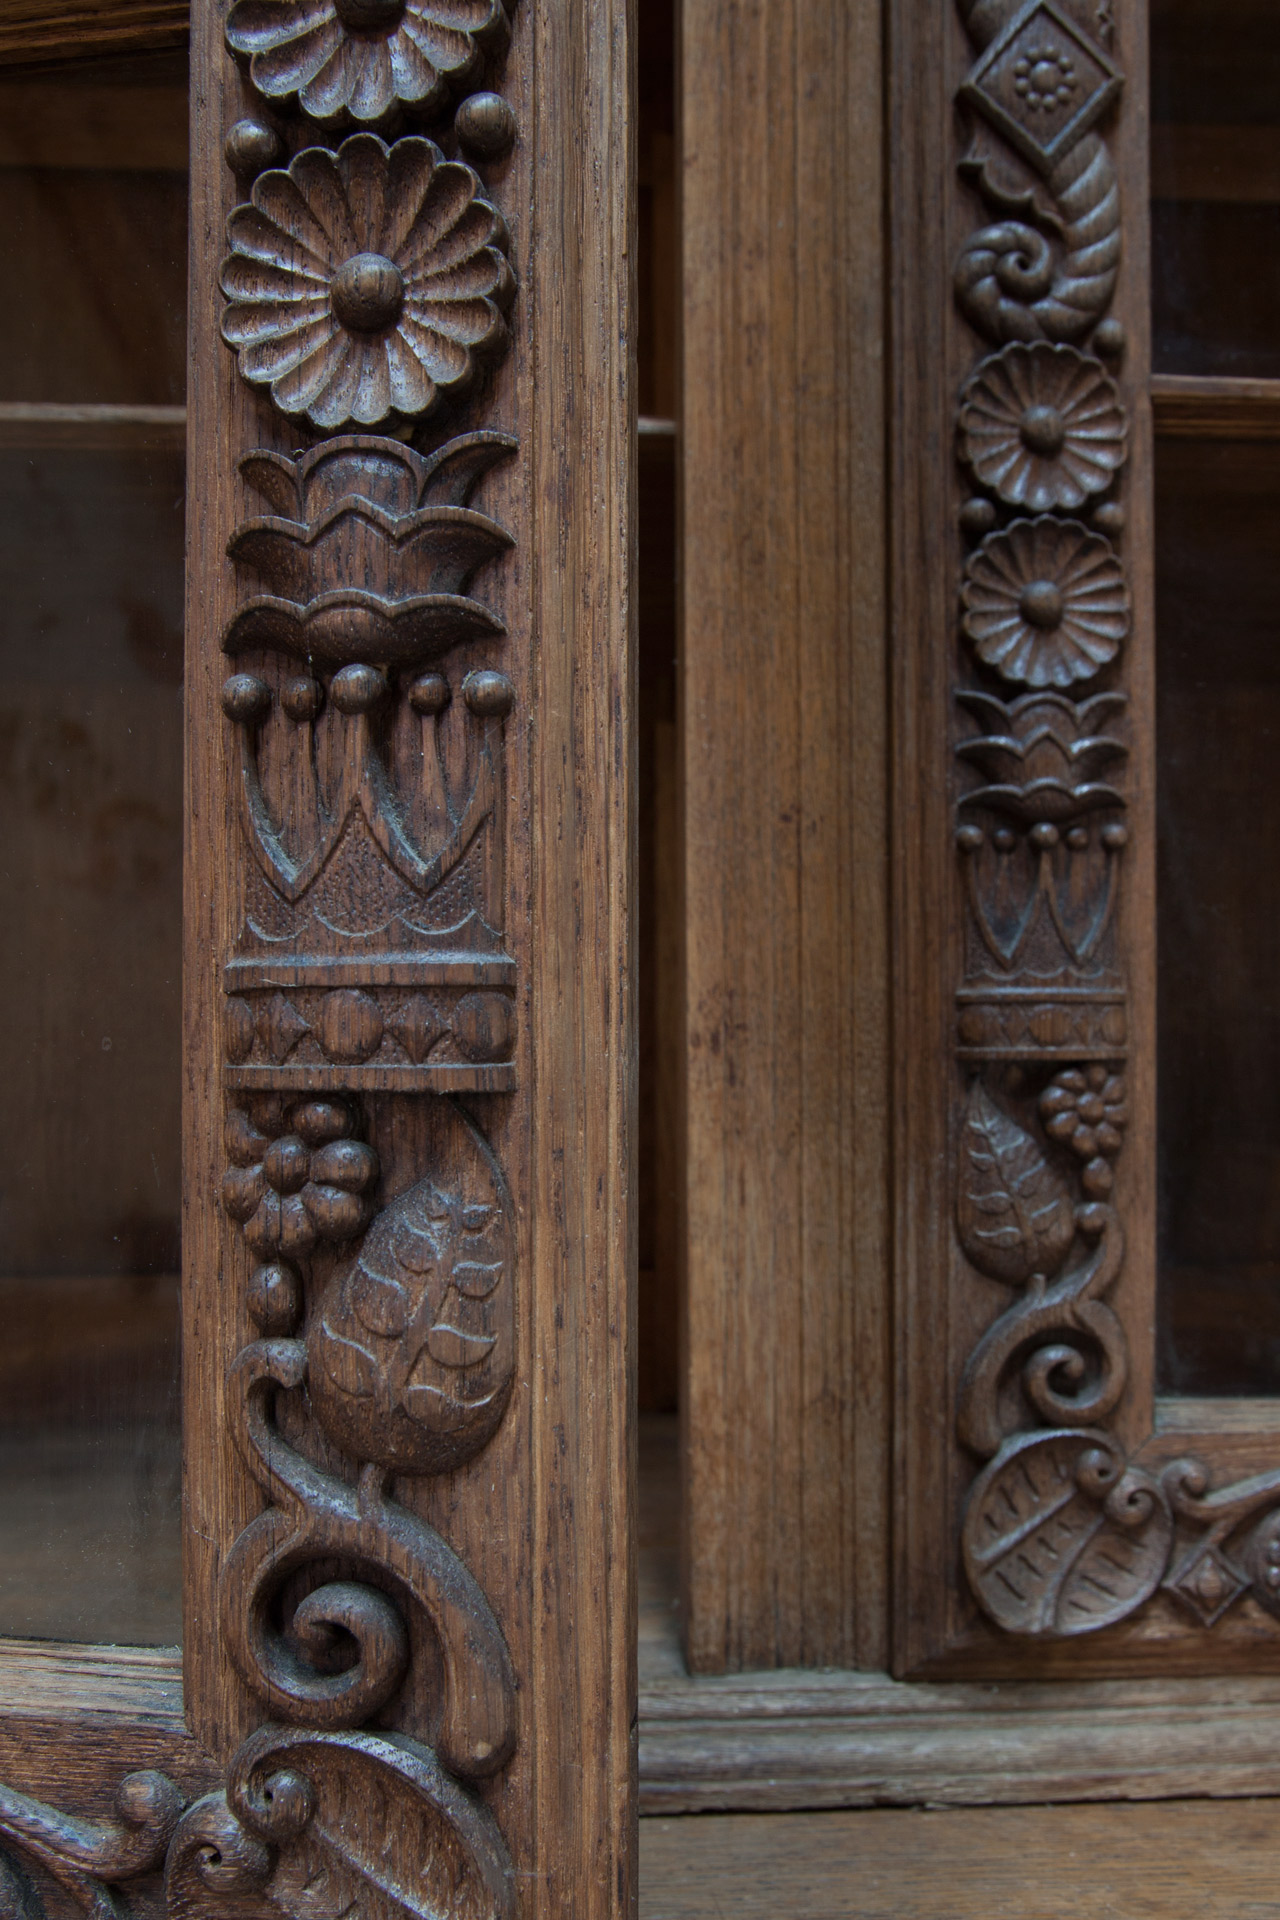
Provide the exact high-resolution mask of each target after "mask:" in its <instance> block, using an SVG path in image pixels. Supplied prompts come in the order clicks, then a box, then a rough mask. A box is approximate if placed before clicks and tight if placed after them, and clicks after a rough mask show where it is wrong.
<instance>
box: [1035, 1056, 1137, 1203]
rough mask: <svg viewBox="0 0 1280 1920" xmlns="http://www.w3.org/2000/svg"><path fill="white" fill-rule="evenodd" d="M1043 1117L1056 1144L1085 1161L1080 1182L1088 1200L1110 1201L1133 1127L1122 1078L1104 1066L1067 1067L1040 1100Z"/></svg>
mask: <svg viewBox="0 0 1280 1920" xmlns="http://www.w3.org/2000/svg"><path fill="white" fill-rule="evenodd" d="M1040 1118H1041V1120H1042V1121H1043V1123H1044V1130H1045V1132H1046V1133H1047V1134H1048V1135H1049V1138H1050V1139H1051V1140H1056V1141H1057V1142H1058V1144H1059V1146H1063V1147H1066V1148H1067V1149H1068V1150H1069V1151H1070V1152H1071V1153H1074V1154H1075V1156H1076V1158H1077V1159H1079V1160H1083V1161H1084V1162H1085V1167H1084V1171H1083V1172H1082V1174H1081V1176H1080V1180H1081V1185H1082V1186H1083V1187H1084V1190H1085V1192H1086V1193H1087V1194H1088V1196H1089V1198H1090V1199H1091V1200H1105V1199H1106V1198H1107V1196H1108V1194H1109V1193H1110V1192H1111V1187H1112V1180H1113V1175H1112V1171H1111V1162H1112V1161H1113V1160H1114V1159H1115V1157H1116V1155H1117V1154H1118V1153H1119V1151H1120V1148H1121V1146H1122V1145H1123V1144H1124V1130H1125V1127H1126V1126H1127V1125H1128V1123H1129V1105H1128V1092H1127V1089H1126V1087H1125V1083H1124V1078H1123V1076H1122V1075H1120V1074H1118V1073H1112V1072H1110V1071H1109V1069H1108V1068H1106V1067H1104V1066H1096V1065H1095V1066H1090V1067H1067V1068H1064V1070H1063V1071H1062V1072H1061V1073H1056V1074H1055V1075H1054V1077H1053V1079H1052V1080H1051V1081H1050V1082H1049V1084H1048V1086H1047V1087H1046V1088H1045V1090H1044V1092H1043V1093H1042V1094H1041V1095H1040Z"/></svg>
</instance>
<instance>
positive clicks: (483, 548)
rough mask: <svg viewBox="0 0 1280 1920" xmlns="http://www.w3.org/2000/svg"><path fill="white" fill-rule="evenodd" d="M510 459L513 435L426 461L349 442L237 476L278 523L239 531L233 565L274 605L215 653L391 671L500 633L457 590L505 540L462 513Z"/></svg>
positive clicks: (351, 438) (480, 517)
mask: <svg viewBox="0 0 1280 1920" xmlns="http://www.w3.org/2000/svg"><path fill="white" fill-rule="evenodd" d="M515 445H516V442H515V440H514V438H513V436H512V435H510V434H505V433H492V432H483V433H471V434H464V435H462V436H461V437H460V438H459V439H457V440H450V441H449V442H448V443H447V445H445V446H443V447H441V448H440V449H439V450H438V451H437V452H436V453H434V454H432V455H431V456H430V458H424V457H423V455H421V454H418V453H415V452H413V450H412V449H411V448H409V447H406V446H404V445H403V444H402V443H401V442H400V441H399V440H390V439H383V438H382V437H381V436H378V435H373V434H358V433H352V434H343V435H342V436H341V437H340V438H338V439H335V440H325V441H322V442H321V444H320V445H319V446H317V447H313V448H311V449H310V451H309V452H306V453H302V454H297V455H293V456H290V455H288V454H283V453H271V452H261V453H252V454H249V455H248V456H247V457H246V458H245V459H244V460H242V461H241V462H240V471H241V473H242V474H243V475H244V477H245V479H246V480H248V481H249V483H250V485H251V486H253V487H254V488H255V490H256V491H257V492H258V493H260V494H261V495H262V497H263V498H264V499H265V500H266V501H267V502H268V503H269V505H271V506H272V507H275V508H276V509H277V511H276V512H275V513H273V514H270V515H264V516H262V517H261V518H258V519H253V520H246V521H245V522H244V523H243V524H242V525H241V526H239V527H237V528H236V531H235V533H234V534H233V535H232V537H231V540H230V542H229V545H228V551H229V552H230V554H231V555H232V557H233V558H234V559H236V560H239V561H240V562H241V563H242V564H243V565H245V566H248V567H252V568H253V569H254V571H255V572H257V573H259V574H261V575H262V577H263V578H264V579H265V580H266V582H267V583H268V584H269V586H270V587H271V588H272V591H271V592H269V593H259V594H255V595H254V596H253V597H252V598H251V599H249V600H246V601H245V602H244V603H243V605H241V606H240V607H239V608H238V609H237V611H236V613H235V615H234V617H233V618H232V620H231V622H230V624H229V625H228V627H227V630H226V632H225V633H224V634H223V637H222V644H223V647H224V648H225V649H226V651H227V652H228V653H232V654H235V653H239V652H242V651H243V650H244V649H245V648H247V647H256V646H264V645H265V646H276V647H280V648H282V649H283V650H284V651H285V652H288V653H292V654H295V655H296V656H297V657H298V658H300V659H303V660H307V661H311V662H323V663H324V664H325V665H331V666H334V667H344V666H349V665H351V664H353V663H354V662H357V661H372V662H375V663H377V664H378V665H381V666H391V665H395V664H406V663H409V662H412V661H420V660H423V659H426V658H428V657H429V656H430V655H431V654H432V653H438V652H440V651H442V650H443V649H444V648H446V647H449V646H452V645H455V644H456V643H457V642H458V641H460V640H471V639H476V638H477V637H479V636H481V635H485V634H500V633H502V632H503V626H502V622H501V621H500V620H499V619H498V617H497V615H496V614H494V613H492V612H491V611H490V610H489V608H488V607H486V606H484V605H483V604H482V603H481V602H480V601H478V600H473V599H471V598H470V597H469V596H468V595H467V594H466V592H465V591H464V589H465V588H466V587H467V586H468V585H469V583H470V580H471V576H472V574H473V573H474V572H475V570H476V568H477V567H478V566H480V565H481V564H482V562H484V561H485V560H489V559H493V558H495V557H496V556H497V555H499V554H502V553H505V552H506V551H507V550H508V549H509V548H510V546H511V545H512V540H511V536H510V534H509V533H507V531H506V529H505V528H504V527H501V526H499V524H498V522H497V521H496V520H492V519H490V517H489V516H488V514H484V513H480V512H478V511H476V510H475V509H474V508H472V507H470V506H468V505H467V501H468V500H469V498H470V495H471V493H472V491H473V489H474V488H475V486H476V485H477V484H478V482H479V481H480V480H481V478H482V477H483V475H484V474H485V473H486V472H487V471H488V470H489V468H490V467H491V466H492V465H493V464H494V462H495V461H497V460H501V459H504V458H506V457H507V456H508V455H509V454H511V453H512V452H513V451H514V449H515ZM355 582H358V583H359V584H358V585H357V584H352V583H355Z"/></svg>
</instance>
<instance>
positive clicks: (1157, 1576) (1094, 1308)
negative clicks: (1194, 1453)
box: [957, 1064, 1280, 1638]
mask: <svg viewBox="0 0 1280 1920" xmlns="http://www.w3.org/2000/svg"><path fill="white" fill-rule="evenodd" d="M1019 1081H1020V1083H1021V1084H1018V1085H1016V1086H1014V1087H1013V1088H1011V1089H1008V1090H1006V1091H1005V1092H1004V1093H1003V1095H1002V1096H1000V1097H998V1096H997V1095H995V1094H993V1093H992V1092H991V1091H990V1089H989V1088H988V1086H987V1085H986V1083H985V1081H984V1079H982V1078H978V1079H975V1080H974V1082H973V1084H972V1087H971V1091H970V1095H969V1104H968V1109H967V1112H966V1116H965V1125H964V1131H963V1141H962V1148H961V1165H960V1178H959V1192H958V1202H957V1228H958V1232H959V1236H960V1241H961V1245H962V1246H963V1249H964V1252H965V1256H966V1258H967V1260H968V1261H969V1262H970V1264H971V1265H972V1266H973V1267H974V1268H975V1269H976V1271H977V1272H978V1273H981V1274H983V1275H985V1276H986V1277H987V1278H988V1279H991V1280H995V1281H998V1282H1000V1283H1001V1284H1002V1285H1004V1286H1006V1287H1010V1288H1013V1289H1014V1290H1015V1298H1014V1299H1013V1301H1012V1302H1011V1303H1010V1305H1008V1306H1007V1307H1006V1308H1005V1310H1004V1311H1003V1312H1002V1313H1001V1314H1000V1315H999V1316H998V1317H997V1318H996V1319H995V1320H994V1321H993V1322H992V1324H991V1325H990V1326H989V1327H988V1328H987V1331H986V1332H985V1333H984V1334H983V1336H982V1338H981V1340H980V1341H979V1342H978V1344H977V1346H976V1347H975V1348H974V1350H973V1352H972V1353H971V1355H970V1356H969V1360H968V1363H967V1365H966V1367H965V1371H964V1375H963V1378H962V1380H961V1385H960V1397H959V1408H958V1415H957V1428H958V1433H959V1437H960V1440H961V1441H962V1443H963V1444H964V1446H965V1447H966V1448H968V1449H969V1451H970V1452H971V1453H973V1454H975V1455H977V1456H978V1457H979V1459H981V1460H983V1461H984V1462H985V1463H986V1464H985V1465H984V1467H983V1469H982V1471H981V1472H980V1473H979V1475H978V1477H977V1479H976V1480H975V1482H974V1484H973V1486H972V1488H971V1489H970V1492H969V1496H968V1501H967V1504H966V1508H965V1516H964V1523H963V1529H962V1552H963V1558H964V1566H965V1572H966V1575H967V1577H968V1582H969V1586H970V1590H971V1591H972V1593H973V1594H974V1596H975V1598H976V1599H977V1601H978V1603H979V1605H980V1606H981V1607H982V1609H983V1611H984V1612H985V1613H986V1614H987V1615H988V1617H989V1618H990V1619H991V1620H993V1621H994V1622H995V1624H996V1625H997V1626H999V1627H1001V1628H1002V1629H1003V1630H1004V1631H1005V1632H1008V1633H1014V1634H1019V1635H1027V1636H1031V1637H1051V1638H1065V1637H1073V1636H1076V1635H1080V1634H1086V1633H1093V1632H1097V1631H1098V1630H1099V1629H1101V1628H1104V1627H1108V1626H1112V1625H1114V1624H1116V1623H1117V1622H1118V1621H1121V1620H1124V1619H1126V1618H1128V1617H1129V1616H1130V1615H1131V1614H1133V1613H1135V1612H1136V1611H1137V1610H1138V1609H1139V1608H1140V1607H1142V1606H1143V1605H1144V1604H1145V1603H1146V1602H1147V1601H1148V1600H1149V1599H1150V1598H1151V1596H1152V1595H1153V1594H1154V1593H1155V1592H1156V1590H1157V1589H1158V1588H1160V1587H1163V1588H1164V1589H1165V1590H1166V1591H1167V1592H1169V1593H1170V1594H1171V1595H1173V1596H1174V1597H1175V1598H1176V1599H1177V1600H1178V1601H1179V1602H1180V1603H1182V1604H1183V1605H1184V1606H1185V1607H1186V1608H1188V1609H1189V1610H1190V1612H1191V1613H1192V1614H1193V1615H1194V1616H1195V1618H1196V1619H1197V1620H1199V1621H1200V1622H1201V1623H1202V1624H1203V1625H1205V1626H1212V1625H1214V1624H1215V1622H1216V1621H1217V1620H1219V1619H1220V1618H1221V1617H1222V1615H1223V1614H1224V1613H1225V1612H1226V1611H1227V1609H1228V1608H1229V1607H1230V1606H1232V1605H1233V1604H1234V1603H1235V1602H1236V1601H1238V1600H1239V1599H1241V1598H1242V1596H1243V1595H1244V1594H1246V1593H1251V1594H1252V1595H1253V1597H1254V1599H1255V1600H1257V1601H1258V1603H1259V1604H1260V1605H1261V1606H1263V1607H1264V1608H1265V1609H1266V1610H1267V1611H1268V1612H1271V1613H1273V1614H1276V1615H1277V1616H1278V1617H1280V1472H1275V1473H1264V1474H1259V1475H1256V1476H1254V1477H1252V1478H1250V1479H1247V1480H1244V1481H1240V1482H1236V1483H1233V1484H1228V1485H1225V1486H1222V1487H1217V1488H1215V1487H1213V1486H1212V1485H1211V1476H1210V1474H1209V1471H1208V1469H1207V1468H1206V1467H1205V1466H1204V1465H1203V1464H1202V1463H1201V1462H1199V1461H1196V1460H1194V1459H1178V1460H1174V1461H1172V1462H1166V1463H1165V1464H1163V1465H1160V1466H1159V1467H1157V1468H1148V1467H1146V1466H1144V1464H1143V1462H1142V1459H1141V1457H1140V1456H1139V1457H1138V1458H1130V1457H1129V1456H1127V1455H1126V1453H1125V1451H1124V1449H1123V1448H1122V1447H1121V1446H1120V1445H1119V1443H1118V1442H1117V1441H1116V1439H1115V1438H1114V1436H1113V1435H1111V1434H1110V1433H1108V1431H1107V1429H1106V1424H1105V1423H1106V1422H1107V1421H1108V1420H1109V1419H1110V1418H1111V1416H1112V1415H1113V1414H1114V1413H1115V1411H1116V1409H1117V1408H1118V1406H1119V1405H1120V1403H1121V1400H1122V1398H1123V1395H1124V1391H1125V1388H1126V1386H1127V1383H1128V1365H1129V1363H1128V1353H1127V1350H1126V1343H1125V1337H1124V1330H1123V1327H1122V1326H1121V1323H1120V1321H1119V1319H1118V1318H1117V1317H1116V1314H1115V1312H1114V1311H1113V1309H1112V1306H1111V1304H1110V1300H1109V1295H1110V1294H1111V1292H1112V1290H1113V1288H1114V1287H1115V1285H1116V1282H1117V1280H1118V1278H1119V1276H1120V1273H1121V1270H1122V1266H1123V1258H1124V1236H1123V1231H1122V1227H1121V1224H1120V1221H1119V1218H1118V1216H1117V1214H1116V1211H1115V1209H1114V1207H1113V1206H1112V1204H1111V1202H1110V1196H1111V1193H1112V1188H1113V1182H1114V1166H1115V1161H1116V1159H1117V1157H1118V1155H1119V1154H1120V1152H1121V1149H1122V1145H1123V1139H1124V1132H1125V1127H1126V1125H1127V1122H1128V1100H1127V1093H1126V1088H1125V1084H1124V1080H1123V1077H1122V1076H1121V1075H1120V1074H1118V1073H1114V1072H1110V1071H1108V1070H1107V1068H1106V1067H1104V1066H1101V1065H1097V1064H1094V1065H1090V1066H1087V1067H1079V1068H1067V1069H1063V1070H1059V1071H1058V1072H1056V1073H1054V1074H1053V1075H1052V1076H1051V1077H1050V1078H1049V1079H1048V1080H1047V1081H1046V1082H1045V1083H1044V1085H1043V1086H1042V1087H1041V1090H1040V1092H1039V1095H1038V1097H1036V1098H1034V1099H1032V1100H1031V1101H1030V1104H1029V1107H1028V1096H1027V1093H1026V1088H1025V1082H1024V1081H1022V1076H1019Z"/></svg>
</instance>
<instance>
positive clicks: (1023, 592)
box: [961, 518, 1129, 687]
mask: <svg viewBox="0 0 1280 1920" xmlns="http://www.w3.org/2000/svg"><path fill="white" fill-rule="evenodd" d="M961 598H962V601H963V604H964V631H965V633H966V634H967V635H968V638H969V640H970V641H971V643H972V645H973V650H974V652H975V653H976V654H977V656H978V658H979V660H981V661H982V663H983V665H984V666H988V667H992V668H994V670H995V671H996V672H997V673H998V674H999V675H1000V676H1001V678H1002V679H1004V680H1008V681H1011V682H1013V683H1014V684H1015V685H1021V686H1025V687H1067V686H1070V685H1071V684H1072V683H1073V682H1074V681H1077V680H1089V679H1092V677H1093V676H1094V674H1096V673H1098V672H1100V671H1101V669H1102V668H1103V667H1105V666H1108V665H1110V663H1111V661H1113V660H1114V659H1115V657H1116V655H1117V654H1118V653H1119V651H1120V647H1121V644H1122V643H1123V641H1124V638H1125V635H1126V634H1127V633H1128V631H1129V589H1128V587H1127V585H1126V584H1125V577H1124V570H1123V568H1122V567H1121V565H1120V562H1119V560H1117V558H1116V556H1115V554H1114V553H1113V551H1112V549H1111V545H1110V543H1109V542H1108V541H1106V540H1104V539H1103V538H1102V536H1101V534H1097V533H1090V532H1089V530H1088V529H1087V528H1086V527H1082V526H1080V525H1079V523H1078V522H1077V521H1074V520H1053V519H1049V518H1045V519H1041V520H1015V521H1014V522H1013V524H1012V526H1010V527H1008V528H1007V529H1006V530H1005V531H1004V532H1002V533H992V534H988V536H987V538H986V539H985V540H984V541H983V543H982V545H981V546H980V547H979V548H978V549H977V550H976V552H974V553H972V554H970V556H969V560H968V564H967V565H966V567H965V572H964V587H963V590H962V594H961Z"/></svg>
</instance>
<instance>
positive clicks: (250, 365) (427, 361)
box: [222, 133, 515, 431]
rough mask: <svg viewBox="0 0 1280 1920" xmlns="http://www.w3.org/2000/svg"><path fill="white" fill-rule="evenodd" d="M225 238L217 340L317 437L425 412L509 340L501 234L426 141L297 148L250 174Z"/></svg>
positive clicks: (469, 178) (466, 173)
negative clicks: (279, 165) (283, 164)
mask: <svg viewBox="0 0 1280 1920" xmlns="http://www.w3.org/2000/svg"><path fill="white" fill-rule="evenodd" d="M227 237H228V240H229V241H230V245H231V254H230V257H229V258H228V259H227V260H225V261H224V262H223V267H222V289H223V292H224V293H225V294H226V296H227V299H228V302H229V304H228V306H227V309H226V312H225V313H224V315H223V320H222V336H223V339H224V340H225V341H226V342H227V344H228V346H231V347H234V348H235V349H236V352H237V354H238V356H239V361H240V371H241V373H242V374H243V376H244V378H245V379H246V380H250V381H253V382H254V383H255V384H257V385H263V386H268V387H270V389H271V397H272V399H273V400H274V401H275V403H276V405H277V406H278V407H279V408H280V409H281V411H282V412H283V413H286V414H293V415H297V414H302V415H305V417H306V418H307V419H308V420H310V421H311V423H312V425H313V426H316V427H321V428H325V429H327V430H329V431H332V430H334V429H336V428H339V427H345V426H347V425H349V424H352V423H354V424H356V425H357V426H378V425H380V424H381V423H383V422H384V421H388V420H394V419H396V418H397V417H400V418H406V419H407V418H412V417H415V416H420V415H422V414H426V413H429V412H430V411H431V410H432V409H433V408H434V407H435V406H436V404H437V402H438V401H439V400H440V399H441V398H442V397H443V396H446V395H450V394H454V393H457V392H459V391H460V390H461V389H462V388H464V387H465V386H466V384H467V382H468V381H469V380H470V379H471V377H472V375H473V374H474V372H475V370H476V365H477V362H478V361H480V360H481V359H483V358H485V357H486V356H490V357H491V356H493V355H495V354H496V353H498V352H500V351H501V349H502V348H503V346H504V345H505V344H506V327H505V324H504V322H503V318H502V313H503V309H504V308H505V307H506V306H507V305H508V304H509V302H510V299H511V296H512V293H513V292H514V287H515V283H514V281H513V279H512V276H511V269H510V267H509V266H508V265H507V262H506V259H505V258H504V255H503V253H502V248H503V247H504V246H505V244H506V231H505V228H504V226H503V224H502V220H501V218H500V216H499V215H498V213H497V212H496V211H495V209H494V208H493V207H492V206H490V204H489V202H488V201H487V200H486V199H485V198H484V196H483V194H482V192H481V188H480V182H479V180H478V179H477V177H476V175H475V174H474V173H473V172H472V170H471V168H470V167H468V166H464V165H463V164H462V163H461V161H457V160H446V159H445V158H444V156H443V155H442V154H441V152H440V149H439V148H438V147H437V146H435V145H434V144H433V143H432V142H431V141H430V140H419V139H416V138H415V139H407V140H397V141H396V142H395V144H394V145H393V146H392V147H390V148H388V147H387V146H385V145H384V144H383V142H382V141H381V140H379V139H378V138H377V136H376V135H375V134H372V133H357V134H353V135H352V137H351V138H350V139H349V140H345V141H344V142H343V144H342V145H341V146H340V147H339V148H338V150H337V152H336V153H329V152H328V151H327V150H325V149H324V148H321V147H308V148H307V149H306V151H305V152H303V153H300V154H299V155H298V156H297V158H296V159H295V160H294V161H293V162H292V164H291V165H290V167H289V169H288V171H287V172H284V171H272V172H270V173H264V174H262V175H260V176H259V178H258V179H257V181H256V182H255V183H254V188H253V199H252V202H251V203H249V204H246V205H243V206H239V207H237V208H235V210H234V211H233V213H232V214H231V216H230V218H229V219H228V221H227Z"/></svg>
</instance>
